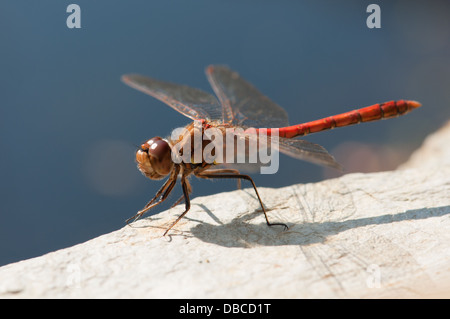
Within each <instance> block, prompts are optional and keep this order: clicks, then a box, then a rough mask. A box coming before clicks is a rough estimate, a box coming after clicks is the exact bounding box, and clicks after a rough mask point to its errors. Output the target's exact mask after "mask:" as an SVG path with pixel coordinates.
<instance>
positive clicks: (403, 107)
mask: <svg viewBox="0 0 450 319" xmlns="http://www.w3.org/2000/svg"><path fill="white" fill-rule="evenodd" d="M420 106H421V104H420V103H419V102H416V101H407V100H399V101H390V102H386V103H379V104H375V105H371V106H367V107H363V108H361V109H357V110H353V111H350V112H346V113H342V114H338V115H334V116H330V117H326V118H323V119H320V120H317V121H312V122H308V123H303V124H297V125H292V126H288V127H282V128H279V136H280V137H287V138H292V137H296V136H302V135H306V134H311V133H316V132H320V131H324V130H328V129H332V128H335V127H342V126H348V125H353V124H358V123H361V122H370V121H377V120H381V119H387V118H391V117H396V116H399V115H403V114H406V113H408V112H410V111H412V110H413V109H415V108H418V107H420ZM270 131H271V130H270V129H267V133H268V134H270Z"/></svg>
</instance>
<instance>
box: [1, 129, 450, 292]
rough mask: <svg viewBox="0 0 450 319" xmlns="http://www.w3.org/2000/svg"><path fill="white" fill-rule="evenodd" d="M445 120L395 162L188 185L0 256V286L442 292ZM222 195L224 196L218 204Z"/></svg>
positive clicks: (448, 249) (449, 172)
mask: <svg viewBox="0 0 450 319" xmlns="http://www.w3.org/2000/svg"><path fill="white" fill-rule="evenodd" d="M449 140H450V123H449V124H448V125H447V126H445V127H444V128H442V129H441V130H440V131H439V132H437V133H435V134H433V135H432V136H430V137H429V138H428V139H427V140H426V141H425V143H424V145H423V146H422V147H421V149H419V150H418V151H417V152H416V153H415V154H413V156H412V157H411V160H410V161H409V162H408V163H406V164H405V165H403V166H402V167H401V168H400V169H398V170H396V171H391V172H382V173H374V174H349V175H345V176H343V177H341V178H337V179H331V180H326V181H323V182H320V183H315V184H299V185H293V186H290V187H285V188H281V189H269V188H259V191H260V193H261V196H262V198H263V200H264V202H265V205H266V206H267V207H270V208H271V210H270V212H269V218H270V219H271V220H272V221H273V222H283V223H286V224H288V225H289V230H287V231H283V229H282V227H277V226H274V227H271V228H269V227H267V226H266V224H265V221H264V218H263V215H262V214H261V212H260V211H258V210H257V209H258V203H257V201H256V199H255V196H254V193H253V192H252V191H251V190H250V189H245V190H237V191H233V192H228V193H222V194H217V195H213V196H208V197H197V198H194V200H193V201H192V204H193V205H192V209H191V211H190V212H189V214H188V215H187V218H184V219H182V220H181V221H180V222H179V223H178V224H177V225H176V227H175V230H173V231H172V232H171V236H167V237H161V236H162V234H163V232H164V229H165V227H166V226H167V225H168V224H169V223H170V222H171V221H173V219H174V218H175V216H176V215H177V214H178V213H180V212H181V207H180V206H179V207H176V208H174V209H172V210H170V212H167V213H166V212H163V213H160V214H158V215H156V216H153V217H150V218H146V219H143V220H140V221H138V222H136V223H135V224H133V226H132V227H130V226H126V227H124V228H122V229H120V230H118V231H115V232H112V233H110V234H105V235H103V236H100V237H98V238H95V239H92V240H90V241H88V242H85V243H82V244H79V245H76V246H73V247H70V248H66V249H62V250H59V251H55V252H52V253H49V254H46V255H44V256H40V257H37V258H33V259H29V260H24V261H21V262H17V263H14V264H10V265H6V266H3V267H1V268H0V297H2V298H404V297H406V298H408V297H412V298H427V297H441V298H449V297H450V231H449V230H450V148H449V147H448V146H449V145H448V144H449V143H448V141H449ZM224 203H227V204H226V207H225V206H224Z"/></svg>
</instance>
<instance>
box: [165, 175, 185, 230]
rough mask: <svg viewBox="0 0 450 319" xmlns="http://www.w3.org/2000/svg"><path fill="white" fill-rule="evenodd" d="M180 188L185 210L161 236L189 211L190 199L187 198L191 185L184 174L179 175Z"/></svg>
mask: <svg viewBox="0 0 450 319" xmlns="http://www.w3.org/2000/svg"><path fill="white" fill-rule="evenodd" d="M181 188H182V189H183V198H184V202H185V205H186V206H185V210H184V212H183V213H182V214H181V215H180V216H178V218H177V219H176V220H175V221H174V222H173V223H172V225H170V226H169V228H167V229H166V231H165V232H164V234H163V236H166V234H167V233H168V232H169V230H171V229H172V227H173V226H175V225H176V224H177V223H178V222H179V221H180V219H181V218H183V217H184V215H186V213H187V212H188V211H189V209H191V201H190V199H189V193H190V191H191V185H190V184H189V182H188V180H187V179H186V176H185V175H183V176H182V177H181Z"/></svg>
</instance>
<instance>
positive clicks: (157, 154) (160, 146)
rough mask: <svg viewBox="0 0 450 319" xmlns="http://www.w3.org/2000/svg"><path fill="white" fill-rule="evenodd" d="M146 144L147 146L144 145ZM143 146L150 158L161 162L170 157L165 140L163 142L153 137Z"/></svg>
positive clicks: (168, 147)
mask: <svg viewBox="0 0 450 319" xmlns="http://www.w3.org/2000/svg"><path fill="white" fill-rule="evenodd" d="M145 144H147V145H145ZM145 144H144V145H143V147H142V148H143V149H144V146H145V148H146V149H147V152H148V154H149V155H150V156H152V157H154V158H156V159H159V160H162V159H164V158H166V157H167V155H170V145H169V143H167V142H166V141H165V140H163V139H162V138H160V137H154V138H152V139H151V140H149V141H147V143H145Z"/></svg>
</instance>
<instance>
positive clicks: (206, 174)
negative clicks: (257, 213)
mask: <svg viewBox="0 0 450 319" xmlns="http://www.w3.org/2000/svg"><path fill="white" fill-rule="evenodd" d="M195 176H197V177H199V178H206V179H212V178H229V179H230V178H237V179H239V180H241V179H245V180H247V181H249V182H250V183H252V186H253V189H254V190H255V193H256V196H257V197H258V201H259V204H260V205H261V208H262V210H263V213H264V217H265V218H266V223H267V225H269V226H283V227H284V229H285V230H286V229H288V228H289V227H288V226H287V225H286V224H283V223H271V222H269V218H268V217H267V212H266V209H265V207H264V204H263V202H262V200H261V197H260V196H259V193H258V189H257V188H256V185H255V182H254V181H253V179H252V178H251V177H250V176H248V175H244V174H241V173H239V171H237V170H235V169H217V170H206V171H202V172H200V173H197V174H195Z"/></svg>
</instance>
